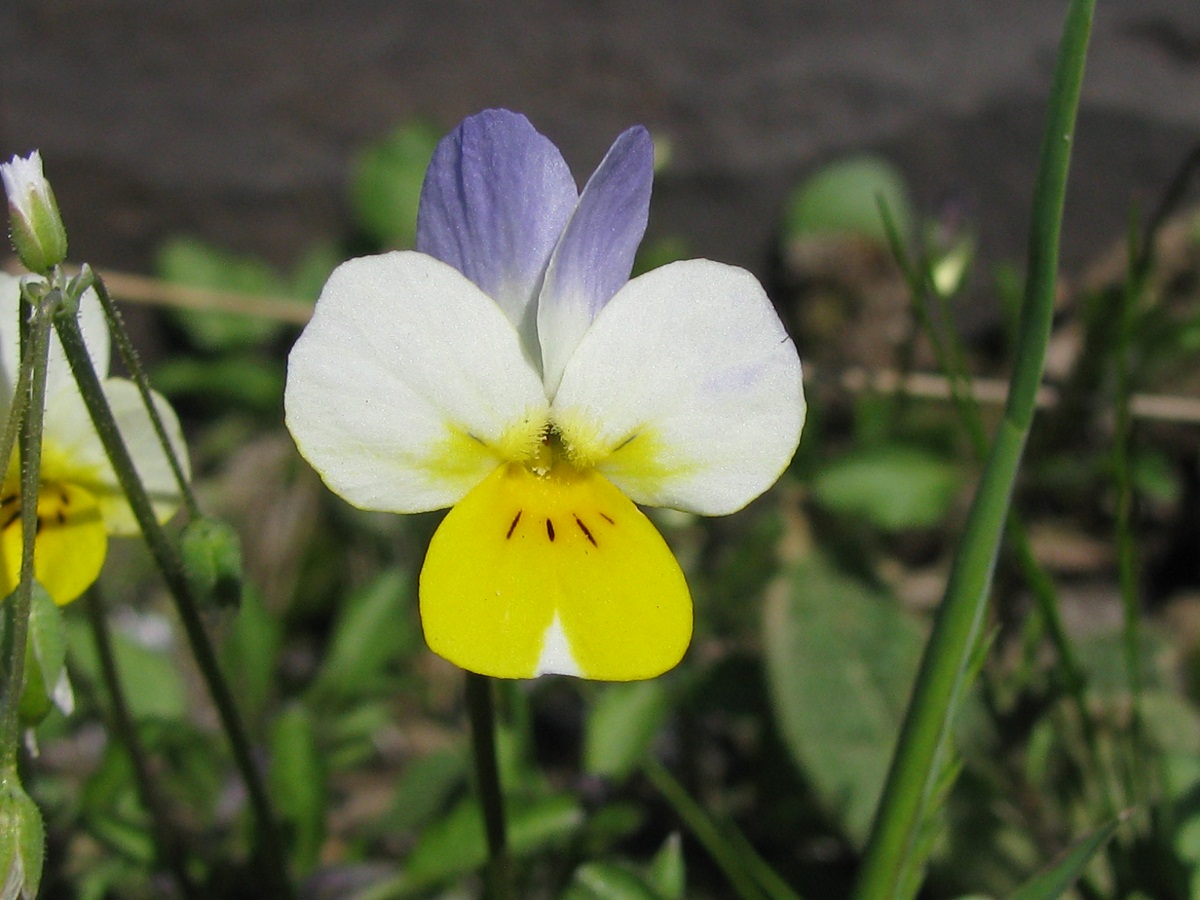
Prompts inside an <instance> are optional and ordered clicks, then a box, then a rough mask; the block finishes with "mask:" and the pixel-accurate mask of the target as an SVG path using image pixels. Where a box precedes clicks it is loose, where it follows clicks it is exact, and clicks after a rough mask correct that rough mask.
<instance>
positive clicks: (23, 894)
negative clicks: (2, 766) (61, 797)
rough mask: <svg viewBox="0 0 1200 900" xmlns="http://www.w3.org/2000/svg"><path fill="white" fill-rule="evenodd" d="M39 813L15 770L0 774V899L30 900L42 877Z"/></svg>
mask: <svg viewBox="0 0 1200 900" xmlns="http://www.w3.org/2000/svg"><path fill="white" fill-rule="evenodd" d="M45 852H46V831H45V828H44V826H43V825H42V814H41V812H39V810H38V808H37V804H35V803H34V802H33V801H32V800H30V799H29V795H28V794H26V793H25V790H24V788H22V787H21V783H20V782H19V781H17V776H16V773H15V772H13V773H10V774H9V775H8V776H6V777H0V900H33V898H34V897H36V896H37V892H38V885H39V883H40V882H41V880H42V859H43V857H44V856H45Z"/></svg>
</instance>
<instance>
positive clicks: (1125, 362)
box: [1112, 228, 1149, 802]
mask: <svg viewBox="0 0 1200 900" xmlns="http://www.w3.org/2000/svg"><path fill="white" fill-rule="evenodd" d="M1136 247H1137V240H1136V235H1135V234H1134V233H1133V230H1132V228H1131V234H1130V241H1129V248H1130V249H1129V259H1130V265H1129V274H1128V276H1127V278H1126V282H1125V289H1124V291H1123V292H1122V294H1121V309H1120V323H1119V326H1118V330H1117V341H1116V348H1115V349H1116V398H1115V410H1114V412H1115V417H1116V423H1115V428H1114V434H1113V448H1112V467H1113V483H1114V486H1115V487H1116V492H1117V509H1116V538H1117V579H1118V582H1119V584H1120V588H1121V610H1122V644H1123V645H1124V656H1125V669H1126V678H1127V679H1128V681H1129V695H1130V698H1131V700H1132V708H1131V711H1130V727H1129V737H1130V740H1131V741H1132V749H1133V753H1132V754H1131V755H1132V757H1133V761H1132V764H1131V766H1130V789H1131V794H1132V797H1131V799H1132V800H1133V801H1135V802H1139V801H1143V800H1145V799H1146V797H1147V796H1148V787H1147V785H1146V784H1145V779H1144V778H1143V775H1142V773H1143V767H1142V766H1141V765H1138V760H1139V758H1140V757H1141V756H1142V754H1140V753H1139V752H1138V751H1139V750H1140V749H1141V748H1142V746H1143V744H1142V739H1143V735H1142V659H1141V634H1140V619H1141V616H1140V597H1139V592H1138V564H1137V559H1138V549H1137V539H1136V538H1135V536H1134V525H1133V517H1134V490H1133V467H1132V464H1131V461H1130V446H1131V444H1132V442H1133V416H1132V415H1131V412H1130V406H1131V403H1130V398H1131V396H1132V393H1133V384H1132V382H1133V377H1132V374H1131V372H1130V352H1131V350H1130V348H1131V345H1132V343H1133V340H1132V338H1133V323H1134V313H1135V311H1136V308H1137V303H1138V299H1139V298H1140V297H1141V295H1142V289H1143V287H1144V284H1145V276H1146V274H1147V273H1148V272H1149V267H1148V266H1147V267H1145V268H1143V267H1142V266H1139V265H1138V255H1137V251H1136V249H1135V248H1136ZM1146 258H1147V260H1148V259H1149V257H1146Z"/></svg>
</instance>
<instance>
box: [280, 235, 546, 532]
mask: <svg viewBox="0 0 1200 900" xmlns="http://www.w3.org/2000/svg"><path fill="white" fill-rule="evenodd" d="M284 405H285V408H286V419H287V425H288V428H289V429H290V430H291V432H292V437H293V438H294V439H295V441H296V446H297V447H298V448H299V449H300V452H301V454H303V456H304V457H305V458H306V459H307V460H308V461H309V462H310V463H311V464H312V465H313V467H314V468H315V469H316V470H317V471H318V472H319V473H320V474H321V476H322V477H323V478H324V479H325V482H326V484H328V485H329V487H330V488H331V489H332V490H333V491H334V492H335V493H338V494H340V495H341V496H342V497H343V498H345V499H346V500H348V501H349V502H350V503H353V504H354V505H356V506H359V507H362V508H364V509H376V510H383V511H388V512H417V511H421V510H429V509H439V508H441V507H444V506H449V505H451V504H452V503H454V502H456V501H457V500H459V499H460V498H461V497H462V496H464V495H465V494H466V493H467V491H469V490H470V489H471V488H472V487H474V486H475V485H476V484H478V483H479V482H480V481H482V480H483V479H484V478H485V477H486V476H487V475H489V474H490V473H491V472H492V471H493V470H494V469H495V467H496V466H497V465H499V464H500V463H501V462H503V461H504V460H505V459H508V458H515V457H519V456H520V455H521V454H522V453H529V452H532V450H533V449H534V447H535V445H536V443H537V441H538V440H539V439H540V436H541V432H542V429H543V427H544V424H545V422H546V415H547V403H546V399H545V393H544V391H543V389H542V384H541V379H540V378H539V377H538V375H537V373H536V372H535V371H534V369H533V367H532V366H531V365H530V363H529V362H528V361H527V360H526V359H525V357H524V355H523V353H522V350H521V345H520V341H519V339H518V337H517V332H516V330H515V329H514V327H513V325H512V323H511V322H510V321H509V320H508V318H507V317H506V316H505V314H504V313H503V312H502V311H501V309H500V307H498V306H497V305H496V304H495V302H493V301H492V300H491V299H490V298H489V297H488V296H487V295H486V294H484V293H483V292H482V291H481V290H480V289H479V288H478V287H476V286H475V285H474V284H472V283H471V282H470V281H469V280H468V279H467V278H466V277H465V276H464V275H462V274H461V273H460V272H458V271H457V270H455V269H454V268H452V267H451V266H449V265H447V264H446V263H443V262H441V261H439V260H436V259H434V258H433V257H431V256H426V255H425V254H423V253H414V252H394V253H388V254H384V255H382V256H371V257H364V258H361V259H354V260H351V261H350V262H347V263H344V264H342V265H341V266H339V267H338V268H337V269H336V270H335V271H334V273H333V275H331V276H330V278H329V281H328V283H327V284H326V285H325V289H324V290H323V291H322V293H321V298H320V300H319V301H318V302H317V307H316V310H315V312H314V315H313V318H312V321H311V322H310V323H309V325H308V326H307V327H306V328H305V330H304V333H303V334H302V335H301V336H300V339H299V340H298V341H297V342H296V345H295V347H294V348H293V349H292V352H291V356H290V357H289V358H288V377H287V388H286V390H285V393H284Z"/></svg>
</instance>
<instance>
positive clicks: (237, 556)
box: [179, 518, 242, 607]
mask: <svg viewBox="0 0 1200 900" xmlns="http://www.w3.org/2000/svg"><path fill="white" fill-rule="evenodd" d="M179 549H180V553H181V555H182V557H183V569H184V573H185V574H186V576H187V579H188V581H189V582H190V583H191V585H192V589H193V590H194V591H195V592H196V596H197V598H198V599H199V600H201V601H213V602H215V603H216V604H217V605H218V606H233V607H236V606H238V605H239V604H241V602H242V542H241V540H240V539H239V538H238V534H237V532H236V531H234V530H233V528H231V527H230V526H229V524H228V523H226V522H222V521H221V520H220V519H210V518H202V519H196V520H195V521H193V522H189V523H188V524H187V526H186V527H185V528H184V529H183V533H182V534H181V535H180V537H179Z"/></svg>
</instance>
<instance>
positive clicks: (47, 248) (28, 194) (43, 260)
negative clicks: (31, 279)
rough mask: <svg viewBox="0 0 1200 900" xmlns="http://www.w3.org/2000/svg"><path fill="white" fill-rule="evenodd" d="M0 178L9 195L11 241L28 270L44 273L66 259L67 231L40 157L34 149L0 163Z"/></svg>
mask: <svg viewBox="0 0 1200 900" xmlns="http://www.w3.org/2000/svg"><path fill="white" fill-rule="evenodd" d="M0 180H3V182H4V192H5V193H6V194H8V212H9V219H10V222H11V224H12V242H13V247H15V248H16V251H17V256H19V257H20V258H21V263H22V264H23V265H24V266H25V268H27V269H28V270H29V271H30V272H36V273H38V274H39V275H45V274H46V273H48V272H49V271H50V270H51V269H52V268H54V267H55V266H57V265H58V264H59V263H61V262H62V261H63V260H65V259H66V258H67V231H66V229H65V228H64V227H63V223H62V217H61V216H60V215H59V214H58V204H57V203H56V202H55V201H54V192H53V191H52V190H50V182H48V181H47V180H46V176H45V175H43V174H42V157H41V155H40V154H39V153H38V152H37V151H36V150H34V151H33V152H32V153H30V154H29V156H28V157H26V158H25V159H22V158H20V157H19V156H14V157H13V158H12V160H11V161H10V162H6V163H0Z"/></svg>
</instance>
